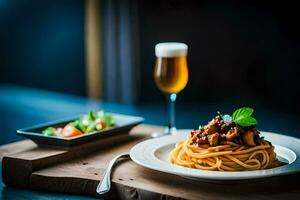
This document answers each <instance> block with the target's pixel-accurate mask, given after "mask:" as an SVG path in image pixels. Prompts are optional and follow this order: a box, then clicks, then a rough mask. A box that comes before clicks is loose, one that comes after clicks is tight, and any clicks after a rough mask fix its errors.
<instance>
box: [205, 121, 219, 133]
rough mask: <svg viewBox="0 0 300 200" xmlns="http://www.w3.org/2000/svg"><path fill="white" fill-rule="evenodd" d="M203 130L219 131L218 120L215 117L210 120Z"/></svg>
mask: <svg viewBox="0 0 300 200" xmlns="http://www.w3.org/2000/svg"><path fill="white" fill-rule="evenodd" d="M204 131H205V132H206V133H208V134H214V133H216V132H218V131H219V121H218V120H216V119H213V120H211V121H210V122H209V123H208V124H207V125H206V126H204Z"/></svg>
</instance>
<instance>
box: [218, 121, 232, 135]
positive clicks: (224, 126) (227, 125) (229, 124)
mask: <svg viewBox="0 0 300 200" xmlns="http://www.w3.org/2000/svg"><path fill="white" fill-rule="evenodd" d="M234 125H235V123H234V122H232V121H231V122H227V123H224V124H222V125H221V128H220V130H221V133H226V132H227V131H229V130H230V129H231V128H232V127H234Z"/></svg>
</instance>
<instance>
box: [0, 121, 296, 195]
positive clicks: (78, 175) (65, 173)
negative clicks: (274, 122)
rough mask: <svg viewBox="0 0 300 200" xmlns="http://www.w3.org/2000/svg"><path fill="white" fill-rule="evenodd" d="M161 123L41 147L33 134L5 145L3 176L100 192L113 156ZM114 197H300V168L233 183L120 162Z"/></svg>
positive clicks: (38, 185)
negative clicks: (70, 144) (64, 145)
mask: <svg viewBox="0 0 300 200" xmlns="http://www.w3.org/2000/svg"><path fill="white" fill-rule="evenodd" d="M159 130H161V128H160V127H155V126H146V125H140V126H137V127H136V128H134V129H133V130H132V131H131V133H130V135H129V136H128V135H125V136H118V137H114V138H110V139H106V140H105V141H95V142H93V143H89V144H85V145H81V146H77V147H75V148H73V149H70V150H60V149H51V148H45V147H43V148H41V147H38V146H36V145H35V144H34V143H32V142H31V141H29V140H24V141H21V142H16V143H12V144H8V145H4V146H1V147H0V156H1V157H3V160H2V173H3V175H2V177H3V182H4V183H5V184H6V185H8V186H15V187H23V188H28V189H34V190H46V191H53V192H63V193H71V194H82V195H90V196H98V195H97V193H96V187H97V185H98V183H99V180H100V179H101V176H102V174H103V172H104V170H105V168H106V167H107V165H108V162H109V161H110V160H111V159H112V158H113V157H114V156H116V155H118V154H119V153H122V152H126V151H129V149H130V148H131V147H132V146H133V145H135V144H136V143H138V142H140V141H142V140H144V139H146V138H147V137H148V136H149V135H150V133H151V132H153V131H159ZM112 182H113V185H112V190H111V192H110V193H109V194H108V195H105V196H101V197H104V198H113V199H177V198H178V199H205V200H210V199H214V200H215V199H241V198H243V199H272V200H273V199H300V186H299V185H300V174H294V175H290V176H282V177H274V178H269V179H263V180H253V181H250V182H249V181H248V182H244V183H241V182H237V183H230V184H224V183H223V184H221V183H205V182H199V181H193V180H189V179H186V178H182V177H179V176H174V175H170V174H165V173H161V172H157V171H153V170H149V169H146V168H143V167H141V166H139V165H137V164H135V163H134V162H133V161H130V160H126V161H123V162H120V163H119V164H118V165H117V166H116V167H115V170H114V172H113V178H112Z"/></svg>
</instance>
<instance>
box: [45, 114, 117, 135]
mask: <svg viewBox="0 0 300 200" xmlns="http://www.w3.org/2000/svg"><path fill="white" fill-rule="evenodd" d="M114 125H115V121H114V119H113V117H112V116H111V115H110V114H107V113H105V112H104V111H103V110H102V111H98V112H94V111H91V112H89V113H88V114H86V115H83V116H81V117H80V118H78V119H76V120H74V121H71V122H69V123H68V124H67V125H65V126H64V127H58V128H55V127H48V128H46V129H45V130H43V131H42V134H44V135H46V136H57V137H64V138H71V137H76V136H80V135H84V134H88V133H91V132H94V131H100V130H103V129H106V128H109V127H113V126H114Z"/></svg>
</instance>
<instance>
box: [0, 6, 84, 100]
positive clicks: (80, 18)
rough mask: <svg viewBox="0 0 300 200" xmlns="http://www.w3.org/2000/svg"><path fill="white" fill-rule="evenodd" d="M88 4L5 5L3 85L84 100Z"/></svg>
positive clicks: (1, 18)
mask: <svg viewBox="0 0 300 200" xmlns="http://www.w3.org/2000/svg"><path fill="white" fill-rule="evenodd" d="M83 6H84V1H83V0H63V1H60V0H45V1H38V0H1V1H0V82H6V83H14V84H19V85H25V86H30V87H37V88H43V89H48V90H55V91H60V92H67V93H71V94H78V95H85V71H84V26H83V23H84V7H83Z"/></svg>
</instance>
